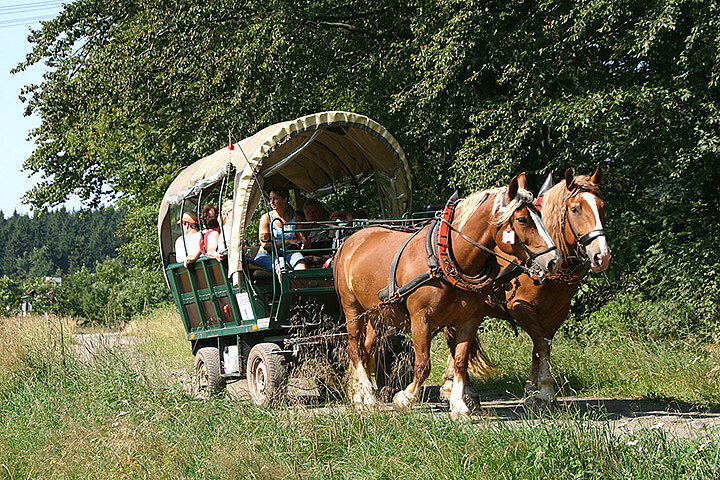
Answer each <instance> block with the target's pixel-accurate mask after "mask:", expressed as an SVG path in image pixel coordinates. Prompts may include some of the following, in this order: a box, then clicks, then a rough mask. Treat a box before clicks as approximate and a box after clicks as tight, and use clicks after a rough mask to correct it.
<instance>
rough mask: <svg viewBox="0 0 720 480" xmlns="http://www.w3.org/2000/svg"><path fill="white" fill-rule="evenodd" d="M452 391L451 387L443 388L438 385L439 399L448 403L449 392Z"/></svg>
mask: <svg viewBox="0 0 720 480" xmlns="http://www.w3.org/2000/svg"><path fill="white" fill-rule="evenodd" d="M451 393H452V388H447V389H446V388H445V387H444V386H443V387H440V401H441V402H443V403H450V394H451Z"/></svg>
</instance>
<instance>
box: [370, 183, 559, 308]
mask: <svg viewBox="0 0 720 480" xmlns="http://www.w3.org/2000/svg"><path fill="white" fill-rule="evenodd" d="M485 200H487V198H485V199H483V202H485ZM460 201H461V199H458V198H457V193H456V194H454V195H453V196H452V197H450V199H449V200H448V201H447V202H446V204H445V208H444V209H443V210H441V211H438V212H436V213H435V218H434V219H433V220H432V221H431V223H430V226H429V228H428V230H427V233H426V237H425V249H426V253H427V265H428V268H429V270H428V271H426V272H424V273H422V274H420V275H418V276H417V277H415V278H414V279H412V280H410V282H408V283H407V284H406V285H403V286H402V287H399V288H398V286H397V283H396V279H395V276H396V275H395V274H396V271H397V265H398V263H399V261H400V256H401V255H402V252H403V250H404V249H405V247H406V246H407V245H408V244H409V243H410V241H411V240H412V239H413V238H415V236H416V235H417V234H418V233H419V231H418V232H415V233H414V234H413V235H411V236H410V237H409V238H408V239H407V240H405V242H403V244H402V246H401V247H400V248H399V249H398V250H397V251H396V253H395V256H394V258H393V261H392V264H391V266H390V276H389V279H388V285H387V287H385V288H383V289H382V290H380V291H379V292H378V297H379V298H380V300H381V301H382V303H395V302H399V301H402V300H403V299H404V298H405V297H406V296H407V295H409V294H410V293H412V292H413V291H415V290H416V289H417V288H419V287H421V286H422V285H424V284H426V283H428V282H429V281H431V280H432V279H434V278H441V279H442V280H444V281H446V282H447V283H449V284H450V285H452V286H455V287H457V288H459V289H461V290H466V291H471V292H482V291H485V290H487V289H488V288H490V289H492V288H493V286H494V285H495V283H496V282H498V281H500V280H501V279H502V281H501V282H500V283H502V284H505V283H507V282H509V281H510V280H512V279H513V278H515V277H517V276H518V275H521V274H522V273H526V274H528V275H529V276H531V277H532V276H533V275H534V274H535V273H536V267H535V266H530V267H528V266H527V265H532V264H533V262H534V260H535V259H536V258H537V257H539V256H540V255H543V254H545V253H547V252H551V251H553V250H554V249H555V248H556V247H555V246H552V247H549V248H546V249H544V250H541V251H539V252H533V251H532V250H530V249H529V248H528V247H527V245H525V244H524V243H523V242H522V240H520V238H519V237H518V236H516V241H518V242H519V243H520V245H521V246H522V248H523V250H524V251H525V253H526V255H527V259H526V260H525V264H526V265H524V264H519V263H517V262H516V261H511V260H509V259H508V258H506V257H504V256H502V255H500V254H498V253H496V252H495V250H494V249H491V248H488V247H486V246H485V245H482V244H480V243H478V242H477V241H475V240H474V239H472V238H470V237H468V236H467V235H466V234H464V233H463V232H461V231H460V230H458V229H457V228H455V227H454V226H453V225H452V221H453V217H454V216H455V209H456V207H457V205H458V204H459V203H460ZM481 204H482V203H481ZM503 204H504V197H503ZM525 206H526V207H527V208H528V209H533V211H534V212H535V213H537V210H535V208H534V206H533V205H532V204H530V203H525ZM478 207H479V205H478ZM538 217H539V214H538ZM509 226H510V228H511V229H513V230H514V228H513V223H512V218H511V219H510V220H509ZM501 227H502V225H499V226H498V229H497V230H496V231H495V235H497V232H498V231H499V230H500V228H501ZM451 232H455V233H456V234H457V235H458V236H459V237H460V238H462V239H463V240H465V241H466V242H468V243H470V245H472V246H474V247H476V248H479V249H480V250H482V251H483V252H485V253H487V254H488V255H489V256H488V259H487V260H486V261H485V265H484V267H483V268H482V270H481V271H480V272H479V273H478V274H477V275H473V276H471V275H467V274H465V273H464V272H463V271H462V270H461V269H460V267H459V266H458V264H457V262H456V261H455V257H454V255H453V252H452V245H451V239H450V234H451ZM436 252H437V253H436ZM498 258H500V259H502V260H505V261H506V262H507V263H508V264H509V265H508V267H509V268H506V269H505V270H503V272H499V265H498V263H497V259H498ZM498 273H500V274H499V275H498Z"/></svg>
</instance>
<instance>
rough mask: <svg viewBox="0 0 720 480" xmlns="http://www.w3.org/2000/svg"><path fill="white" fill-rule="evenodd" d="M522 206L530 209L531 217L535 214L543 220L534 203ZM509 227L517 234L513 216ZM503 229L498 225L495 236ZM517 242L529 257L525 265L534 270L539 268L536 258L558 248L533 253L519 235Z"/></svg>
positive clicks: (516, 236)
mask: <svg viewBox="0 0 720 480" xmlns="http://www.w3.org/2000/svg"><path fill="white" fill-rule="evenodd" d="M504 206H505V197H503V207H504ZM522 206H524V207H525V208H527V209H528V211H529V212H530V215H531V216H532V214H533V213H534V214H535V215H536V216H537V218H540V219H542V215H541V214H540V212H539V211H538V209H537V208H536V207H535V204H534V203H532V202H523V203H522V204H520V207H522ZM520 207H518V208H520ZM508 225H509V227H510V229H511V230H512V231H513V232H515V226H514V225H513V218H512V216H511V217H510V219H509V220H508ZM536 226H537V225H536ZM501 228H502V225H498V226H497V229H496V230H495V236H497V234H498V232H499V231H500V229H501ZM515 241H516V242H517V243H519V244H520V246H521V247H522V249H523V251H524V252H525V255H526V256H527V258H526V259H525V265H526V266H528V267H530V268H531V269H532V268H537V266H536V265H535V259H536V258H538V257H540V256H542V255H545V254H546V253H549V252H552V251H553V250H557V246H555V245H553V246H552V247H548V248H545V249H543V250H540V251H539V252H533V251H532V250H530V249H529V248H528V246H527V245H525V243H524V242H523V241H522V240H521V239H520V236H519V235H515ZM495 256H497V257H499V258H503V257H500V256H499V255H497V254H495ZM503 260H506V261H507V259H505V258H503Z"/></svg>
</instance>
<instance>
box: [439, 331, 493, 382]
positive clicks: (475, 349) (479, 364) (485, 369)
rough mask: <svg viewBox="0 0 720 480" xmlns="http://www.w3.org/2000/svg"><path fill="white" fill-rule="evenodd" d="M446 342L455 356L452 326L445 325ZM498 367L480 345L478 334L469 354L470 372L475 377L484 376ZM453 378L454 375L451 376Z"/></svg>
mask: <svg viewBox="0 0 720 480" xmlns="http://www.w3.org/2000/svg"><path fill="white" fill-rule="evenodd" d="M445 342H446V343H447V346H448V348H450V355H452V356H453V358H454V357H455V330H454V329H452V328H448V327H445ZM495 368H497V365H496V364H495V363H493V362H492V361H490V358H489V357H488V356H487V354H486V353H485V350H483V348H482V345H480V339H479V338H478V336H477V335H476V336H475V338H473V341H472V343H471V344H470V351H469V355H468V373H469V374H471V375H472V376H473V377H476V378H482V377H484V376H486V375H488V374H490V373H492V371H493V370H494V369H495ZM451 378H452V377H451Z"/></svg>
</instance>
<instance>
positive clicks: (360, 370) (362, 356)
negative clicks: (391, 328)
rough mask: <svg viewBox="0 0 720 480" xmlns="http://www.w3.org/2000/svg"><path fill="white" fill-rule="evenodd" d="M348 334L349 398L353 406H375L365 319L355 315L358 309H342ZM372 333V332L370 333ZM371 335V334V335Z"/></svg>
mask: <svg viewBox="0 0 720 480" xmlns="http://www.w3.org/2000/svg"><path fill="white" fill-rule="evenodd" d="M343 309H344V311H345V312H346V313H345V319H346V325H347V332H348V357H350V363H351V375H352V377H351V379H352V380H351V382H352V384H351V398H352V402H353V403H354V404H355V405H367V406H370V405H375V404H376V403H377V399H376V398H375V393H374V391H373V385H372V382H371V381H370V374H371V372H370V371H369V370H368V358H369V352H366V351H365V346H366V339H367V336H366V326H369V325H366V322H365V319H364V318H362V317H361V316H359V315H356V314H355V312H356V311H361V309H360V308H348V307H346V306H344V307H343ZM372 332H374V330H373V331H372ZM371 334H373V333H371Z"/></svg>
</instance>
